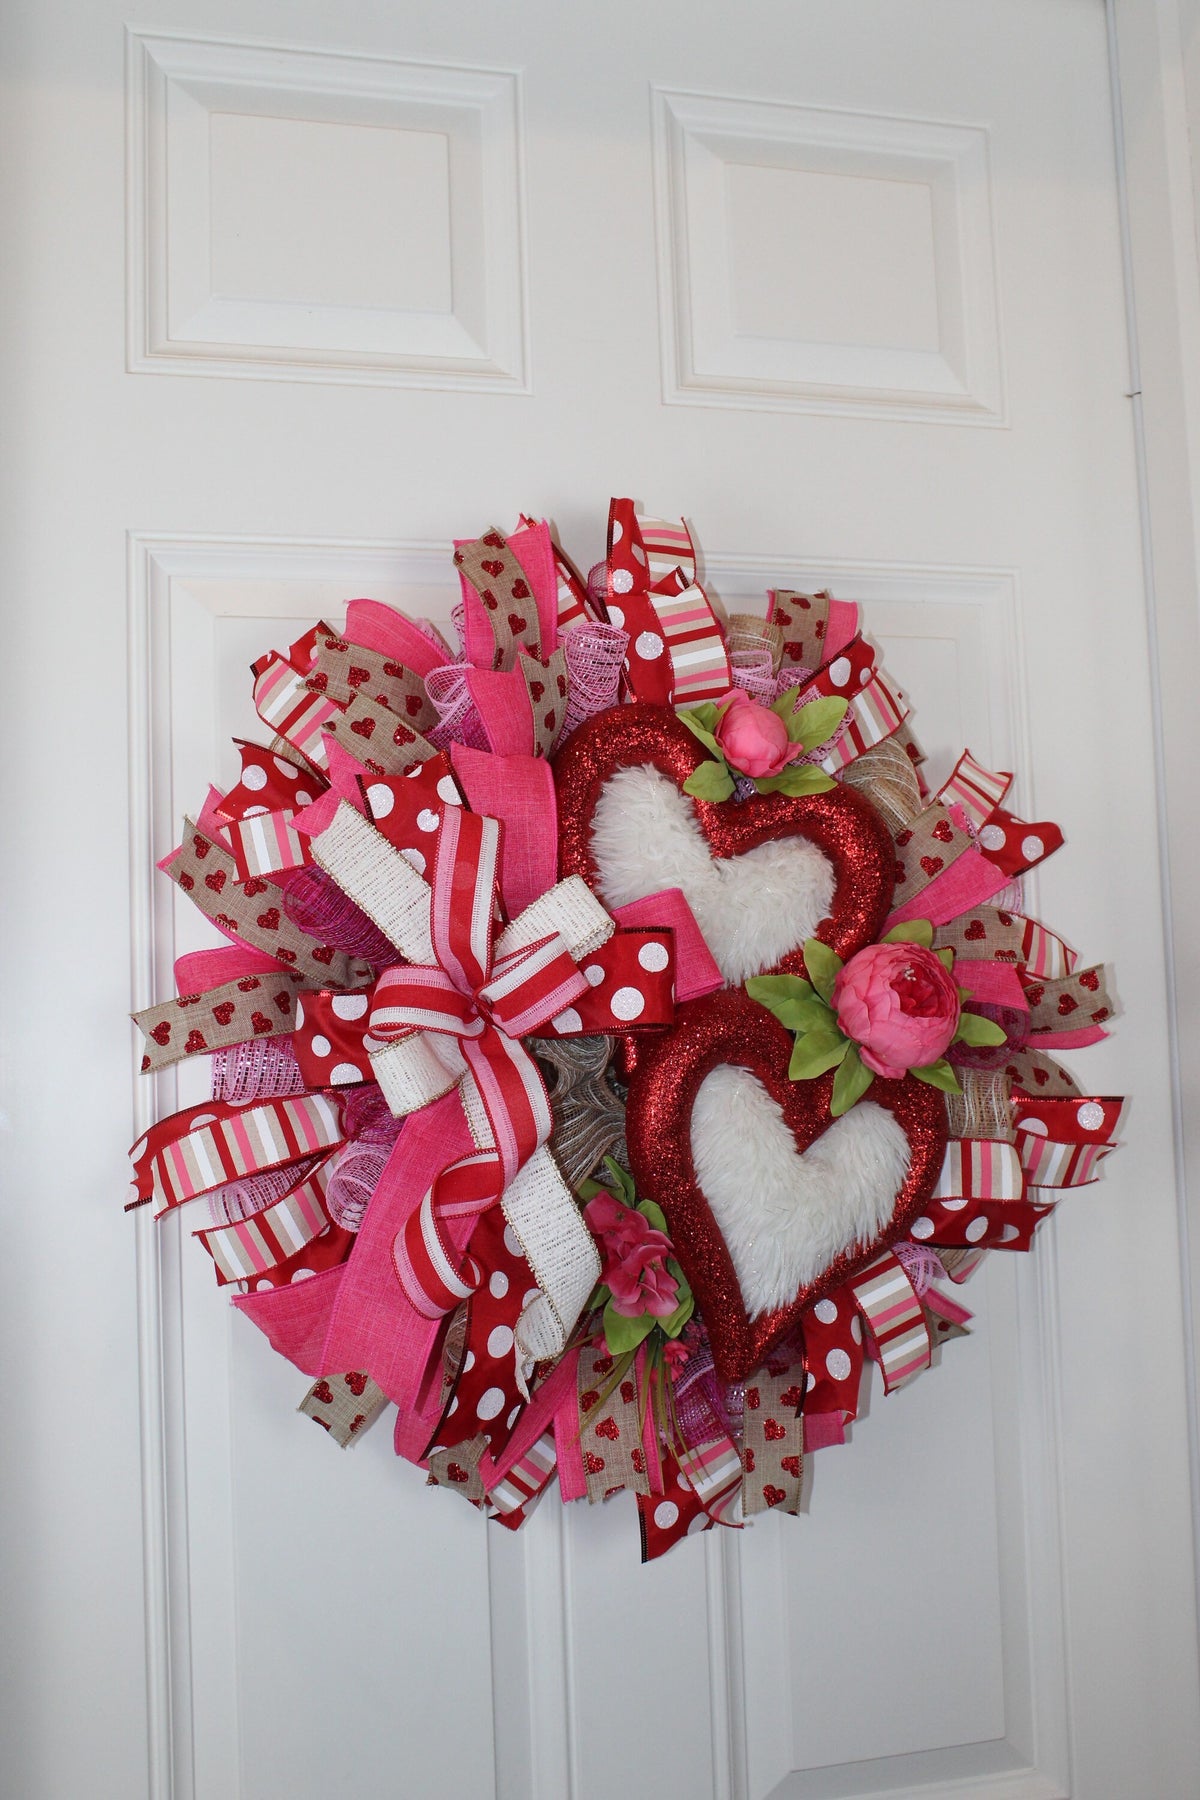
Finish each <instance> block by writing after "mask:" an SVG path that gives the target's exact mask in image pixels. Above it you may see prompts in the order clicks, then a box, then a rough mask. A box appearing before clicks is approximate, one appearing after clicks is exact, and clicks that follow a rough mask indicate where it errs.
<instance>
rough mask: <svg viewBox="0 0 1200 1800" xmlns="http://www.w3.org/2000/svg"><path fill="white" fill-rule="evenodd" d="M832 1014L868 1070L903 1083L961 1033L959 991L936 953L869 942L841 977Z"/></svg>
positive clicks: (836, 982) (835, 989)
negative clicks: (903, 1080) (855, 1047)
mask: <svg viewBox="0 0 1200 1800" xmlns="http://www.w3.org/2000/svg"><path fill="white" fill-rule="evenodd" d="M833 1010H834V1012H835V1013H836V1014H837V1022H838V1024H839V1025H840V1026H841V1028H842V1030H843V1031H844V1032H845V1034H846V1036H847V1037H848V1038H851V1039H852V1040H853V1042H854V1043H856V1044H857V1045H858V1048H859V1052H860V1054H861V1056H862V1059H863V1061H864V1062H865V1063H866V1065H867V1067H868V1069H873V1070H874V1072H875V1073H876V1075H882V1076H883V1077H884V1079H885V1080H886V1081H899V1080H900V1078H901V1076H902V1075H904V1074H905V1073H906V1072H907V1071H908V1070H909V1069H923V1068H925V1067H926V1065H927V1064H928V1063H933V1062H937V1060H938V1058H939V1057H940V1056H944V1055H945V1053H946V1051H947V1050H948V1049H949V1047H950V1043H951V1041H952V1039H953V1037H954V1034H955V1032H956V1031H957V1030H958V1014H959V1004H958V989H957V987H956V986H955V983H954V977H953V976H952V975H951V974H950V972H949V970H948V969H946V968H945V967H944V966H943V965H942V964H941V963H940V962H939V961H938V959H937V957H936V956H935V955H934V954H933V951H932V950H926V949H924V948H923V947H922V946H921V945H920V944H870V945H868V947H867V948H866V949H865V950H860V951H859V953H858V955H857V956H852V957H851V958H850V961H849V962H848V963H847V964H846V965H845V967H844V968H843V969H842V970H841V972H840V973H839V975H838V978H837V980H836V981H835V982H834V985H833Z"/></svg>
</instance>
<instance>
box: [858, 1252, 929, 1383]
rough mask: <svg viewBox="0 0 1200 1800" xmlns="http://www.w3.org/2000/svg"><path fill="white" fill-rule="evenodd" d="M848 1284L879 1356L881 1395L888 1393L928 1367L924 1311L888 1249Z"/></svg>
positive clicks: (927, 1336)
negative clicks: (882, 1391)
mask: <svg viewBox="0 0 1200 1800" xmlns="http://www.w3.org/2000/svg"><path fill="white" fill-rule="evenodd" d="M849 1285H850V1288H851V1291H852V1292H853V1294H854V1298H855V1300H856V1302H857V1304H858V1309H859V1311H860V1312H861V1314H862V1316H863V1319H864V1320H865V1321H866V1324H867V1327H868V1329H869V1330H870V1333H871V1336H872V1338H873V1339H874V1342H875V1348H876V1350H877V1352H878V1354H879V1366H880V1368H881V1369H882V1371H883V1387H884V1392H885V1393H888V1394H890V1393H891V1392H892V1390H893V1389H894V1388H897V1387H900V1386H902V1385H903V1383H904V1382H906V1381H911V1380H912V1378H913V1376H915V1375H919V1374H920V1372H921V1370H922V1369H926V1368H928V1367H929V1354H930V1342H929V1327H928V1325H927V1324H926V1322H925V1309H924V1307H923V1306H922V1305H921V1302H920V1300H919V1299H918V1298H917V1294H916V1290H915V1289H914V1287H913V1284H912V1282H911V1281H910V1280H909V1278H908V1275H907V1274H906V1272H905V1270H904V1267H903V1265H902V1264H901V1263H900V1262H899V1260H898V1259H897V1258H896V1257H895V1256H893V1255H892V1253H891V1251H890V1250H885V1251H884V1253H883V1255H882V1256H879V1257H876V1259H875V1261H874V1262H873V1263H872V1264H871V1266H870V1267H869V1268H868V1269H866V1270H865V1271H864V1272H863V1274H861V1275H859V1276H858V1277H857V1278H856V1279H855V1280H854V1281H852V1282H851V1283H850V1284H849Z"/></svg>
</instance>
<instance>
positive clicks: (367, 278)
mask: <svg viewBox="0 0 1200 1800" xmlns="http://www.w3.org/2000/svg"><path fill="white" fill-rule="evenodd" d="M128 100H129V127H128V129H129V139H130V145H131V158H130V202H129V207H130V226H131V236H130V285H129V307H130V313H129V358H130V367H131V368H133V369H144V370H147V371H151V372H160V373H165V372H167V371H168V370H169V371H170V372H171V373H174V374H205V373H208V374H212V373H214V372H219V373H221V374H224V375H236V374H251V375H254V376H257V377H262V376H264V375H269V376H274V377H278V378H280V379H285V380H291V381H294V380H298V379H308V380H314V381H330V380H339V381H358V382H375V383H383V384H385V385H401V386H418V387H434V388H454V387H458V388H464V387H465V388H472V387H484V388H487V387H492V388H495V387H501V388H508V389H510V390H514V389H515V390H520V389H522V388H524V387H525V385H526V381H527V363H528V357H527V345H526V338H527V320H526V317H525V292H524V222H523V207H522V195H521V145H520V126H519V108H520V97H519V85H518V78H517V77H516V75H514V74H512V73H510V72H508V71H505V70H502V69H466V68H459V67H454V66H449V65H437V64H423V63H411V62H402V61H399V60H397V59H394V58H384V57H370V58H368V57H353V56H347V55H344V54H340V53H333V54H313V53H312V52H305V51H300V50H291V49H280V48H278V47H274V46H272V47H269V48H268V47H256V46H253V45H249V44H242V43H231V42H223V41H221V40H219V39H215V38H201V37H197V38H186V37H183V36H167V35H162V34H154V35H150V34H143V33H139V32H136V31H134V32H131V33H130V35H129V74H128ZM214 365H215V367H214Z"/></svg>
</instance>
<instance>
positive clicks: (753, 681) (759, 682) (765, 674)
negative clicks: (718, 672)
mask: <svg viewBox="0 0 1200 1800" xmlns="http://www.w3.org/2000/svg"><path fill="white" fill-rule="evenodd" d="M729 666H730V669H731V670H732V672H733V685H734V687H740V688H744V689H745V691H746V692H747V693H748V694H750V695H751V696H752V697H753V698H754V699H755V700H759V701H761V702H762V704H763V705H764V706H770V704H771V702H772V701H773V700H774V699H775V698H776V693H777V682H776V678H775V670H774V665H773V662H772V658H771V652H770V651H769V650H734V651H732V652H731V653H730V657H729ZM784 691H785V692H786V691H787V690H786V689H785V690H784Z"/></svg>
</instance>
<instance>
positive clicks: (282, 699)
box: [252, 650, 342, 769]
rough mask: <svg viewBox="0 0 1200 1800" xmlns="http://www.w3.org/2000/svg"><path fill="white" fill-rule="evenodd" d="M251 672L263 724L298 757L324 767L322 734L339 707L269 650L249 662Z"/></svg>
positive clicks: (259, 714)
mask: <svg viewBox="0 0 1200 1800" xmlns="http://www.w3.org/2000/svg"><path fill="white" fill-rule="evenodd" d="M252 667H253V671H254V707H255V711H256V712H257V713H258V716H259V718H260V719H261V720H262V721H263V724H264V725H269V726H270V727H271V730H272V731H273V732H275V734H276V735H277V736H278V737H282V738H286V739H287V741H288V743H289V744H293V745H295V747H296V749H297V750H299V752H300V754H301V756H303V757H305V758H307V760H308V761H309V762H310V763H315V764H316V766H317V767H318V768H320V769H323V768H324V767H325V760H326V757H325V747H324V745H323V744H322V742H321V733H322V732H323V731H325V730H327V729H328V725H329V721H330V720H331V719H335V718H337V716H338V714H339V713H340V712H341V710H342V709H341V707H340V706H339V705H338V704H337V702H336V701H335V700H328V699H326V697H325V695H324V694H315V693H313V691H312V689H311V688H310V687H309V686H308V680H307V676H306V675H302V674H300V673H299V671H298V670H296V669H295V668H293V667H292V664H291V663H290V662H287V661H285V659H284V658H283V657H282V656H280V655H279V653H278V651H276V650H270V651H268V653H267V654H266V656H260V657H259V659H258V661H257V662H256V663H254V664H253V665H252Z"/></svg>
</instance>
